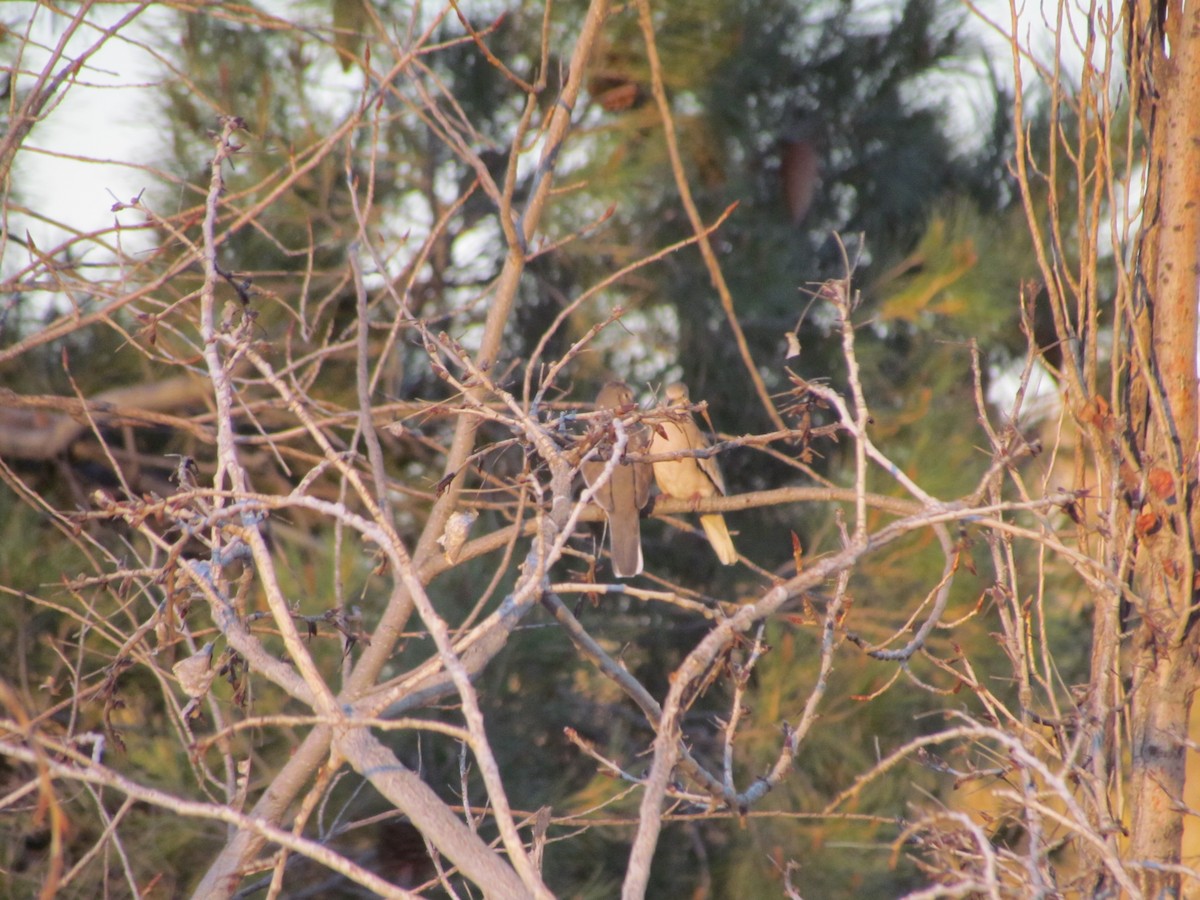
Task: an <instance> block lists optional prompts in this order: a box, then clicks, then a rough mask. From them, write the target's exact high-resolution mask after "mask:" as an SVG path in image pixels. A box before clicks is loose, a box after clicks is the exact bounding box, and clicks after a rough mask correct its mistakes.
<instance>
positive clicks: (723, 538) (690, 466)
mask: <svg viewBox="0 0 1200 900" xmlns="http://www.w3.org/2000/svg"><path fill="white" fill-rule="evenodd" d="M666 398H667V406H668V408H670V409H671V410H673V414H672V416H671V418H669V419H664V420H663V421H661V422H658V423H655V425H654V436H653V437H652V438H651V440H650V453H675V452H678V451H680V450H703V449H704V448H705V447H707V446H708V441H706V440H705V439H704V435H703V434H701V433H700V429H699V428H698V427H697V426H696V420H695V419H693V418H692V414H691V413H690V412H689V411H688V410H687V406H688V403H689V400H688V389H687V386H686V385H684V384H678V383H677V384H672V385H670V386H669V387H668V388H667V391H666ZM654 480H655V481H657V482H658V489H659V490H660V491H662V492H663V493H664V494H666V495H667V496H668V497H674V498H676V499H677V500H691V501H692V502H695V501H697V500H700V499H701V498H704V497H715V496H717V495H718V494H719V495H721V496H724V494H725V479H724V478H722V477H721V469H720V467H719V466H718V465H717V461H716V460H715V459H714V458H712V457H711V456H710V457H706V458H704V459H699V458H697V457H695V456H684V457H680V458H679V459H672V460H665V461H662V462H656V463H654ZM700 525H701V526H702V527H703V528H704V533H705V535H707V537H708V542H709V543H710V544H712V548H713V550H715V551H716V553H717V558H718V559H719V560H721V562H722V563H724V564H725V565H727V566H731V565H733V564H734V563H735V562H737V561H738V554H737V550H735V549H734V547H733V538H731V537H730V536H729V529H728V528H727V527H726V526H725V517H724V516H722V515H721V514H720V513H706V514H705V515H702V516H701V517H700Z"/></svg>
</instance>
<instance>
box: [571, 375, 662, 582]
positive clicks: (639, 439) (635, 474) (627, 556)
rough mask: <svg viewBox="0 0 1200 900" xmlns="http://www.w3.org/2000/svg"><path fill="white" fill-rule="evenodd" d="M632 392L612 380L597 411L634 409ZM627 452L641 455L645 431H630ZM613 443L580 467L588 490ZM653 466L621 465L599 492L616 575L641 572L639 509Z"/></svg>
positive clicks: (605, 441) (637, 428)
mask: <svg viewBox="0 0 1200 900" xmlns="http://www.w3.org/2000/svg"><path fill="white" fill-rule="evenodd" d="M635 406H636V403H635V402H634V399H633V390H632V388H630V387H629V385H627V384H626V383H625V382H623V381H610V382H609V383H608V384H606V385H604V387H602V388H601V389H600V393H599V395H597V397H596V408H597V409H609V410H613V413H614V415H617V414H619V412H621V411H628V410H627V409H626V408H627V407H629V408H633V407H635ZM628 434H629V438H628V440H627V441H626V444H625V453H626V454H629V453H641V452H642V451H644V450H645V448H646V442H647V436H646V432H645V429H644V428H642V427H641V426H635V427H632V428H630V429H628ZM611 453H612V442H611V440H609V439H607V438H605V439H603V440H602V441H601V444H600V455H601V457H602V458H601V459H594V460H589V461H588V462H585V463H584V464H583V466H582V467H581V470H582V472H583V478H584V480H585V481H586V482H587V484H588V487H593V486H594V485H596V484H597V483H598V482H599V481H600V478H601V474H602V473H603V472H604V469H605V468H606V467H607V465H608V460H609V459H610V458H611ZM650 478H651V473H650V467H649V466H648V465H646V464H644V463H627V462H624V461H621V462H618V463H617V465H616V466H615V467H614V468H613V470H612V476H611V477H610V478H609V479H608V481H607V482H605V483H604V485H603V486H602V487H600V489H599V490H597V491H596V494H595V498H594V499H595V501H596V504H597V505H598V506H599V507H600V508H601V509H603V510H604V512H605V514H606V516H607V518H608V535H609V547H610V549H611V552H612V566H613V574H614V575H616V576H617V577H618V578H632V577H633V576H634V575H639V574H641V571H642V526H641V521H640V519H639V515H638V510H640V509H641V508H642V507H643V506H645V505H646V503H647V501H648V500H649V499H650Z"/></svg>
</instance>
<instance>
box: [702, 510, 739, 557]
mask: <svg viewBox="0 0 1200 900" xmlns="http://www.w3.org/2000/svg"><path fill="white" fill-rule="evenodd" d="M700 524H701V526H703V528H704V533H705V534H706V535H707V536H708V542H709V543H710V544H712V548H713V550H715V551H716V552H717V559H719V560H721V563H722V564H723V565H726V566H732V565H733V564H734V563H735V562H737V561H738V554H737V550H735V549H734V547H733V538H731V537H730V536H729V529H728V528H726V527H725V517H724V516H722V515H720V514H713V515H708V516H701V517H700Z"/></svg>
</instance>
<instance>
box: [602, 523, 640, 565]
mask: <svg viewBox="0 0 1200 900" xmlns="http://www.w3.org/2000/svg"><path fill="white" fill-rule="evenodd" d="M641 532H642V529H641V525H640V523H639V522H638V519H637V515H636V514H635V515H634V518H633V522H632V524H630V523H626V525H625V527H622V528H614V527H613V524H612V522H609V523H608V539H609V548H610V550H611V551H612V567H613V574H614V575H616V576H617V577H618V578H632V577H633V576H634V575H641V574H642V533H641Z"/></svg>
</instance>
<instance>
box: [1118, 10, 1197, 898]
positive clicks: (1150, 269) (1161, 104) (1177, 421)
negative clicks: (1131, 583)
mask: <svg viewBox="0 0 1200 900" xmlns="http://www.w3.org/2000/svg"><path fill="white" fill-rule="evenodd" d="M1157 13H1158V10H1153V11H1152V12H1151V17H1144V20H1145V21H1153V16H1156V15H1157ZM1171 16H1172V18H1171V19H1166V20H1164V21H1165V28H1166V35H1165V40H1164V36H1163V35H1162V34H1160V33H1159V32H1158V28H1157V27H1155V28H1150V29H1143V30H1142V31H1141V34H1140V36H1139V39H1140V40H1143V41H1145V42H1147V43H1149V42H1153V46H1146V45H1145V44H1144V45H1143V46H1142V48H1141V50H1140V54H1139V55H1140V58H1142V59H1144V60H1150V61H1151V65H1149V66H1143V68H1142V71H1143V72H1149V73H1153V74H1152V76H1151V81H1152V83H1151V84H1150V85H1149V89H1148V90H1147V91H1146V92H1145V93H1144V95H1143V96H1145V97H1147V98H1150V99H1149V100H1148V103H1149V104H1150V109H1149V115H1148V116H1143V122H1144V123H1145V124H1148V126H1149V134H1148V140H1149V142H1150V146H1151V160H1152V165H1151V167H1150V171H1149V173H1148V183H1147V200H1146V204H1145V207H1144V212H1145V215H1146V218H1145V224H1144V228H1145V233H1144V235H1143V241H1142V247H1143V249H1148V250H1150V252H1149V253H1143V254H1141V263H1142V270H1141V272H1140V275H1141V277H1142V278H1143V279H1144V282H1143V283H1144V285H1145V294H1144V296H1145V304H1146V307H1145V309H1144V310H1142V311H1139V312H1141V313H1142V314H1143V321H1144V322H1145V323H1146V325H1147V326H1148V328H1146V329H1145V330H1143V331H1142V334H1143V335H1144V338H1143V340H1142V341H1141V344H1142V347H1140V348H1137V347H1135V356H1138V355H1139V351H1141V352H1142V353H1144V354H1145V356H1143V357H1142V364H1141V365H1140V366H1139V367H1138V369H1137V370H1136V371H1135V372H1134V373H1132V374H1131V378H1140V379H1142V380H1143V384H1142V385H1140V386H1135V390H1136V387H1141V388H1143V389H1145V395H1146V396H1147V398H1148V403H1147V404H1146V408H1145V409H1144V411H1143V412H1142V413H1141V414H1140V415H1143V416H1145V427H1144V428H1141V427H1134V428H1133V429H1132V433H1133V440H1132V444H1133V448H1132V449H1133V450H1134V456H1135V458H1136V459H1137V460H1139V461H1140V462H1141V463H1142V472H1141V473H1140V483H1141V487H1140V488H1139V489H1138V491H1137V493H1136V497H1135V502H1136V503H1141V504H1144V505H1142V506H1141V507H1140V509H1139V513H1140V514H1139V519H1138V524H1139V527H1138V529H1137V532H1138V534H1139V535H1140V536H1141V546H1140V548H1139V552H1138V557H1137V587H1138V594H1139V596H1140V598H1141V604H1142V608H1140V609H1138V610H1137V612H1138V613H1139V614H1140V617H1141V618H1140V622H1139V624H1138V628H1137V633H1136V651H1135V652H1136V653H1137V661H1136V663H1135V664H1134V667H1133V670H1132V672H1131V673H1130V674H1131V683H1130V690H1131V695H1132V718H1131V739H1132V769H1131V778H1132V784H1131V787H1132V792H1131V796H1130V800H1131V803H1132V807H1133V820H1132V823H1131V834H1130V852H1131V856H1132V859H1133V861H1135V862H1136V863H1141V864H1144V865H1145V866H1147V868H1144V869H1142V870H1141V871H1142V876H1141V877H1142V887H1143V890H1144V891H1145V894H1146V896H1147V897H1155V898H1157V897H1177V896H1179V892H1180V879H1179V876H1178V874H1172V873H1170V872H1168V871H1164V868H1167V867H1170V866H1174V865H1178V864H1179V861H1180V841H1181V838H1182V835H1183V806H1182V799H1183V791H1184V781H1185V764H1186V758H1187V747H1186V738H1187V723H1188V716H1189V712H1190V709H1191V702H1192V696H1193V694H1194V692H1195V688H1196V681H1197V677H1198V675H1200V665H1198V664H1197V658H1196V646H1195V644H1196V635H1195V629H1194V628H1193V627H1192V625H1193V620H1194V618H1195V617H1194V615H1193V609H1194V604H1195V602H1196V590H1195V585H1196V571H1197V566H1196V562H1197V557H1196V540H1195V534H1196V519H1195V512H1196V508H1197V503H1196V496H1195V495H1196V434H1197V421H1196V416H1197V390H1196V326H1197V302H1198V291H1197V287H1198V263H1197V260H1198V255H1200V254H1198V250H1200V9H1198V8H1197V6H1196V5H1195V4H1187V5H1186V7H1185V8H1184V9H1183V16H1182V19H1180V18H1178V17H1176V7H1172V8H1171ZM1168 51H1169V54H1170V55H1168ZM1147 332H1148V334H1147ZM1135 340H1136V339H1135ZM1139 393H1140V392H1139ZM1134 412H1135V414H1136V410H1134ZM1138 424H1140V423H1136V422H1135V426H1136V425H1138ZM1139 432H1140V435H1144V437H1141V436H1140V435H1139Z"/></svg>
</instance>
